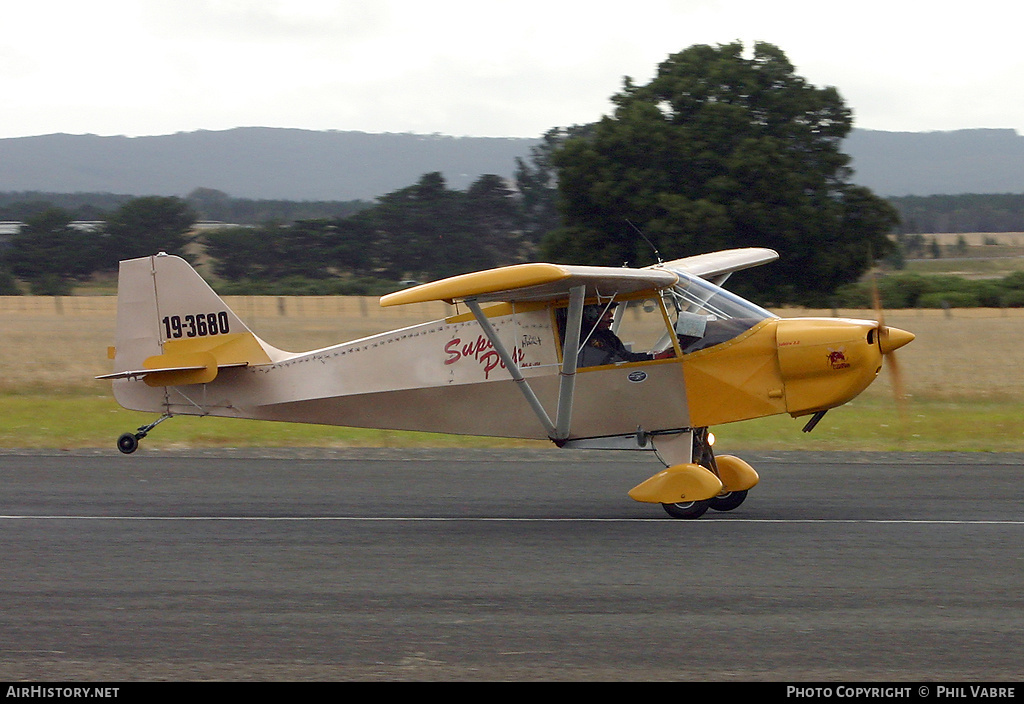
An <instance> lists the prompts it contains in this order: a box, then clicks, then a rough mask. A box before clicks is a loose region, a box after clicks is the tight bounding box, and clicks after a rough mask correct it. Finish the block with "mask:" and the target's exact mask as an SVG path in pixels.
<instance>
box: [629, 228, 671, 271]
mask: <svg viewBox="0 0 1024 704" xmlns="http://www.w3.org/2000/svg"><path fill="white" fill-rule="evenodd" d="M626 224H627V225H629V226H630V227H632V228H633V229H634V230H636V233H637V234H638V235H640V236H641V237H643V238H644V242H646V243H647V244H649V245H651V249H653V250H654V256H655V257H656V258H657V259H658V263H659V264H662V263H663V262H662V260H661V252H659V251H658V248H657V247H655V246H654V243H653V242H651V241H650V240H649V239H647V235H645V234H644V233H643V230H641V229H640V228H639V227H637V226H636V225H634V224H633V223H632V222H630V220H629V219H628V218H627V219H626Z"/></svg>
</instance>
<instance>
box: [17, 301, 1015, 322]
mask: <svg viewBox="0 0 1024 704" xmlns="http://www.w3.org/2000/svg"><path fill="white" fill-rule="evenodd" d="M224 300H225V302H226V303H227V304H228V306H230V307H231V309H232V310H233V311H234V312H235V313H236V314H237V315H238V316H239V317H240V318H242V320H250V319H256V318H275V317H283V318H330V317H334V316H338V317H342V316H345V317H362V318H371V317H372V318H376V319H383V320H386V319H389V318H395V319H399V318H401V319H406V318H411V317H414V318H422V319H423V320H431V319H436V318H444V317H447V316H449V315H452V314H454V313H455V306H451V305H448V304H447V303H443V302H441V301H431V302H428V303H412V304H409V305H404V306H394V307H391V308H382V307H381V306H380V302H379V300H380V299H379V298H378V297H376V296H224ZM775 312H776V314H778V315H780V316H781V317H783V318H794V317H798V316H816V317H826V318H832V317H840V318H844V317H845V318H869V319H872V318H874V317H875V313H874V311H872V310H867V309H862V310H856V309H846V308H842V309H810V308H780V309H778V310H776V311H775ZM885 312H886V314H887V315H888V314H892V315H898V316H900V317H908V316H912V317H919V318H930V317H956V318H1019V317H1024V308H953V309H948V310H944V309H939V308H893V309H891V310H886V311H885ZM0 315H8V316H19V315H23V316H26V317H29V316H32V317H47V316H62V315H67V316H75V317H90V316H94V317H110V318H113V317H114V316H116V315H117V298H116V297H115V296H0Z"/></svg>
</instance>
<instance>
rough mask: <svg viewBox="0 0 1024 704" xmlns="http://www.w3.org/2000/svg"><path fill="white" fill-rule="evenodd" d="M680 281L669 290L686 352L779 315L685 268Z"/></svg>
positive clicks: (680, 338)
mask: <svg viewBox="0 0 1024 704" xmlns="http://www.w3.org/2000/svg"><path fill="white" fill-rule="evenodd" d="M676 273H677V274H679V283H677V284H676V285H675V286H674V287H672V288H671V289H669V290H668V291H667V292H666V304H668V308H669V311H670V312H672V314H673V315H674V317H675V331H676V335H677V336H678V337H679V346H680V347H681V348H682V350H683V354H688V353H691V352H696V351H697V350H702V349H705V348H708V347H712V346H714V345H718V344H721V343H723V342H727V341H729V340H731V339H733V338H734V337H736V336H737V335H740V334H741V333H744V332H746V331H747V330H749V329H750V328H752V327H754V326H755V325H757V324H758V323H760V322H761V321H762V320H766V319H767V318H773V317H775V316H774V315H772V314H771V313H769V312H768V311H766V310H765V309H764V308H761V307H760V306H757V305H754V304H753V303H751V302H750V301H747V300H745V299H743V298H740V297H739V296H737V295H736V294H734V293H730V292H729V291H726V290H725V289H723V288H720V287H718V286H715V285H714V284H713V283H711V282H709V281H705V280H703V279H700V278H697V277H695V276H690V275H689V274H686V273H684V272H681V271H676Z"/></svg>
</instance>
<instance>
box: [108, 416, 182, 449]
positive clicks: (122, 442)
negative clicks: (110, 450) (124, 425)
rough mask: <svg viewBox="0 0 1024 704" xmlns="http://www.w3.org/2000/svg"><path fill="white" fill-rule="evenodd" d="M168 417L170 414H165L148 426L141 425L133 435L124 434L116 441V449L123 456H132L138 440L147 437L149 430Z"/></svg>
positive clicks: (137, 447) (137, 445)
mask: <svg viewBox="0 0 1024 704" xmlns="http://www.w3.org/2000/svg"><path fill="white" fill-rule="evenodd" d="M170 417H171V414H170V413H165V414H164V415H162V416H160V417H159V418H157V419H156V420H155V421H153V422H152V423H150V424H149V425H143V426H142V427H140V428H139V429H138V430H136V431H135V432H134V433H124V434H123V435H121V437H119V438H118V439H117V449H118V450H120V451H121V452H122V453H123V454H125V455H130V454H132V453H133V452H135V451H136V450H138V449H139V440H141V439H142V438H144V437H146V436H147V435H149V431H150V430H152V429H153V428H155V427H156V426H158V425H160V424H161V423H163V422H164V421H165V420H167V419H168V418H170Z"/></svg>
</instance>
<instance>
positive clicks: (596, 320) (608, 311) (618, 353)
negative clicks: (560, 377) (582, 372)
mask: <svg viewBox="0 0 1024 704" xmlns="http://www.w3.org/2000/svg"><path fill="white" fill-rule="evenodd" d="M617 305H618V304H617V303H612V304H611V305H609V306H607V307H606V306H603V305H589V306H583V327H582V329H581V331H580V334H581V335H582V337H583V339H584V340H585V344H584V345H583V347H582V348H581V349H580V356H579V366H581V367H596V366H599V365H602V364H615V363H616V362H643V361H646V360H649V359H656V358H660V355H659V356H658V357H655V355H652V354H648V353H647V352H630V351H629V350H628V349H626V346H625V345H624V344H623V343H622V340H620V339H619V336H618V335H616V334H615V333H614V332H612V318H613V317H614V313H615V307H616V306H617ZM591 330H593V332H591ZM588 335H589V337H588ZM668 356H671V353H670V354H669V355H668Z"/></svg>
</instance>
